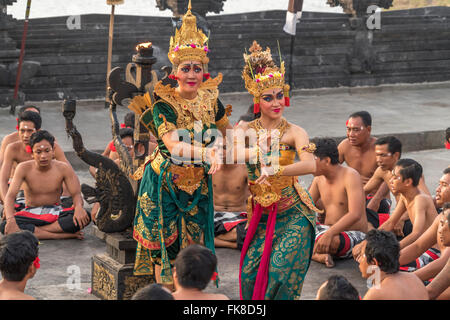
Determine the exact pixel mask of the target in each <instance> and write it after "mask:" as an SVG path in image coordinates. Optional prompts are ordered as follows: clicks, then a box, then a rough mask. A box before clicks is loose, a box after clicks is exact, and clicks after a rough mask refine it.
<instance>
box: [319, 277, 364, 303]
mask: <svg viewBox="0 0 450 320" xmlns="http://www.w3.org/2000/svg"><path fill="white" fill-rule="evenodd" d="M316 300H359V294H358V291H357V290H356V289H355V287H354V286H353V285H352V284H351V283H350V282H349V281H348V280H347V279H346V278H345V277H343V276H339V275H334V276H331V277H329V278H328V280H327V281H325V282H324V283H323V284H322V285H321V286H320V288H319V290H318V291H317V297H316Z"/></svg>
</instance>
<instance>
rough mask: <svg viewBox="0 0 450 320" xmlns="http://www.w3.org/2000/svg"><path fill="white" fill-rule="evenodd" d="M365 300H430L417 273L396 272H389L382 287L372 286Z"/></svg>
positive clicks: (382, 282)
mask: <svg viewBox="0 0 450 320" xmlns="http://www.w3.org/2000/svg"><path fill="white" fill-rule="evenodd" d="M364 300H428V293H427V290H426V288H425V286H424V285H423V283H422V281H420V279H419V278H418V277H417V276H416V275H414V274H412V273H407V272H396V273H394V274H387V275H386V277H385V278H384V279H383V280H382V281H381V284H380V288H378V289H377V288H376V287H373V288H370V289H369V291H367V293H366V295H365V296H364Z"/></svg>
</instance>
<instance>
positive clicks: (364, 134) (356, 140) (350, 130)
mask: <svg viewBox="0 0 450 320" xmlns="http://www.w3.org/2000/svg"><path fill="white" fill-rule="evenodd" d="M346 127H347V138H348V140H349V142H350V144H351V145H352V146H360V145H363V144H364V143H366V141H367V140H368V139H369V137H370V132H371V131H372V117H371V116H370V113H368V112H367V111H359V112H355V113H352V114H351V115H350V117H349V118H348V120H347V123H346Z"/></svg>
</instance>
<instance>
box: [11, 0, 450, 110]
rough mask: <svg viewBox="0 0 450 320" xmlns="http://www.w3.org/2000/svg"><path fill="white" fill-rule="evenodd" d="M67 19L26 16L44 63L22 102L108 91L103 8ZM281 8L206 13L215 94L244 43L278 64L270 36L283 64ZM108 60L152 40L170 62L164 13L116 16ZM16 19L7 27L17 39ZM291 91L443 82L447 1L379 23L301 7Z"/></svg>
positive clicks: (237, 87) (233, 79) (231, 85)
mask: <svg viewBox="0 0 450 320" xmlns="http://www.w3.org/2000/svg"><path fill="white" fill-rule="evenodd" d="M66 20H67V17H56V18H44V19H32V20H30V25H29V35H28V40H27V46H26V58H27V59H31V60H34V61H39V62H40V63H41V70H40V72H39V73H38V75H37V76H36V77H34V78H33V79H31V80H30V81H28V83H26V84H25V85H23V87H22V91H23V92H25V94H26V96H27V100H28V101H41V100H60V99H61V98H62V97H63V95H64V94H70V95H71V96H72V97H74V98H78V99H83V98H101V97H103V96H104V94H105V78H106V74H105V73H106V59H107V45H108V28H109V16H108V15H96V14H93V15H85V16H82V17H81V29H80V30H68V28H67V25H66ZM284 20H285V12H284V11H271V12H256V13H245V14H236V15H222V16H210V17H208V22H209V23H210V28H211V40H210V43H209V46H210V48H211V50H212V52H211V54H210V57H211V62H210V66H209V72H210V73H211V74H212V75H213V76H214V75H216V74H217V72H222V73H223V74H224V81H223V84H222V85H221V87H220V88H221V91H222V92H234V91H244V86H243V81H242V79H241V77H240V72H241V70H242V66H243V59H242V54H243V52H244V48H249V47H250V45H251V43H252V41H253V40H254V39H255V40H258V41H259V42H260V44H261V45H262V46H263V47H265V46H270V47H271V48H272V53H273V56H274V58H275V60H276V61H278V53H277V52H278V50H277V40H279V42H280V45H281V51H282V55H283V58H284V60H285V61H286V65H287V66H288V65H289V53H290V43H291V38H290V36H289V35H287V34H286V33H284V32H283V31H282V29H283V25H284ZM115 22H116V25H115V31H114V47H113V63H112V64H113V67H115V66H121V67H125V66H126V64H127V63H128V62H130V61H131V56H132V55H133V53H134V47H135V46H136V44H137V43H140V42H147V41H152V42H153V44H154V47H155V56H157V58H158V63H157V67H160V66H162V65H168V64H169V62H168V59H167V51H166V50H167V49H168V46H169V38H170V36H171V35H172V34H173V27H172V22H171V19H170V18H164V17H137V16H116V19H115ZM22 27H23V21H17V22H16V28H15V29H14V30H12V31H10V32H9V34H10V36H11V37H12V38H13V39H14V40H16V42H17V44H18V45H19V46H20V38H21V35H22ZM293 62H294V67H293V70H292V72H293V76H294V84H295V88H323V87H339V86H350V87H354V86H366V85H380V84H388V83H421V82H434V81H448V80H450V8H449V7H432V8H421V9H413V10H402V11H388V12H383V13H382V15H381V30H374V31H370V32H369V31H367V29H365V28H361V26H360V27H359V28H358V27H355V21H353V22H352V23H351V21H350V20H349V16H348V15H345V14H337V13H336V14H335V13H313V12H305V13H304V15H303V18H302V21H301V23H300V24H299V25H298V27H297V36H296V38H295V49H294V57H293Z"/></svg>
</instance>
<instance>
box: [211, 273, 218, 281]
mask: <svg viewBox="0 0 450 320" xmlns="http://www.w3.org/2000/svg"><path fill="white" fill-rule="evenodd" d="M216 279H217V272H214V273H213V275H212V277H211V280H212V281H216Z"/></svg>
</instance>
